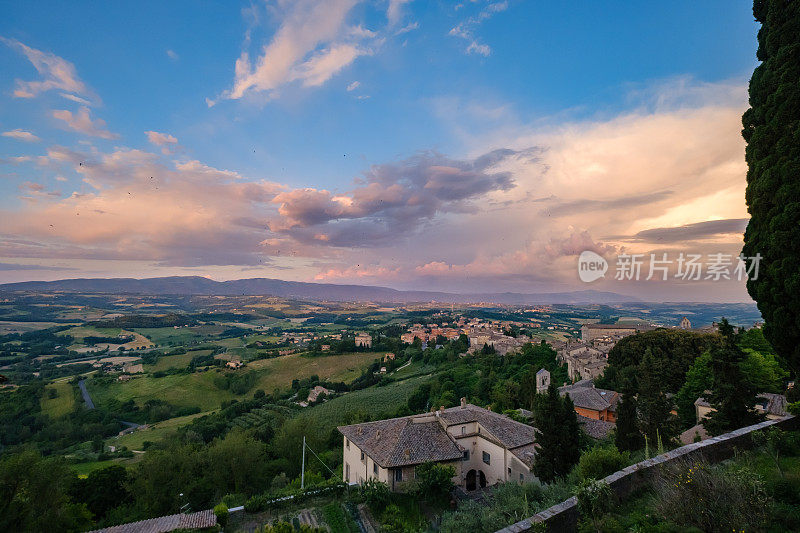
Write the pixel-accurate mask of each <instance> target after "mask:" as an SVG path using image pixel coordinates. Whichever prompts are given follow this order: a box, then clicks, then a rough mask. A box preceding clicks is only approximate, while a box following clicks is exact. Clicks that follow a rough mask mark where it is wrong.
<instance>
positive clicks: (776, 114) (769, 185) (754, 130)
mask: <svg viewBox="0 0 800 533" xmlns="http://www.w3.org/2000/svg"><path fill="white" fill-rule="evenodd" d="M753 14H754V15H755V18H756V20H757V21H758V22H760V23H761V29H760V30H759V32H758V52H757V53H756V57H757V58H758V59H759V61H761V64H760V65H759V66H758V67H756V69H755V71H754V72H753V77H752V78H751V79H750V109H748V110H747V111H746V112H745V113H744V116H743V117H742V124H743V126H744V128H743V130H742V136H743V137H744V139H745V141H746V142H747V149H746V151H745V159H746V160H747V165H748V171H747V193H746V200H747V208H748V211H749V212H750V216H751V218H750V222H749V223H748V225H747V231H746V232H745V237H744V242H745V244H744V250H743V253H744V255H745V256H746V257H755V256H756V254H760V255H761V257H762V259H761V264H760V268H759V272H758V278H757V279H748V282H747V290H748V292H749V293H750V296H752V297H753V299H754V300H755V301H756V302H757V303H758V309H759V310H760V311H761V316H763V317H764V321H765V323H764V336H765V337H766V338H767V340H769V342H770V343H771V344H772V346H773V347H774V348H775V350H776V351H777V352H778V354H779V355H780V356H782V357H783V358H784V359H785V360H787V361H788V362H789V364H790V366H791V367H792V369H793V370H794V372H795V374H798V373H800V179H798V176H800V2H792V1H788V0H755V2H754V4H753ZM748 263H749V266H752V263H751V262H750V261H748Z"/></svg>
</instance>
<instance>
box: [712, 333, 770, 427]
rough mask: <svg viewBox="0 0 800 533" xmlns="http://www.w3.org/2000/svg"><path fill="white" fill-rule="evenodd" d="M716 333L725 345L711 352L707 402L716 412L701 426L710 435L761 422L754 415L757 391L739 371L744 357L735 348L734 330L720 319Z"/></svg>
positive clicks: (756, 415)
mask: <svg viewBox="0 0 800 533" xmlns="http://www.w3.org/2000/svg"><path fill="white" fill-rule="evenodd" d="M719 329H720V334H722V337H723V339H724V342H723V344H722V346H719V347H717V348H715V349H713V350H712V351H711V373H712V382H711V394H710V395H709V398H708V399H709V403H710V404H711V406H712V407H714V408H715V409H716V411H714V412H712V413H711V414H710V415H709V417H708V418H707V419H706V420H705V421H704V422H703V425H704V426H705V428H706V429H707V430H708V432H709V433H711V434H712V435H720V434H722V433H725V432H726V431H730V430H733V429H737V428H740V427H744V426H749V425H750V424H755V423H756V422H758V421H759V420H760V416H759V415H758V414H756V413H754V412H753V408H754V406H755V404H756V392H757V391H756V390H755V388H754V387H753V385H752V383H750V382H749V381H748V380H747V379H746V378H745V376H744V374H743V373H742V370H741V368H740V365H741V363H742V361H744V359H745V354H744V352H743V351H742V350H741V348H739V347H738V346H737V345H736V342H735V338H734V334H733V327H732V326H731V325H730V324H728V321H727V320H725V319H723V320H722V323H721V324H720V327H719Z"/></svg>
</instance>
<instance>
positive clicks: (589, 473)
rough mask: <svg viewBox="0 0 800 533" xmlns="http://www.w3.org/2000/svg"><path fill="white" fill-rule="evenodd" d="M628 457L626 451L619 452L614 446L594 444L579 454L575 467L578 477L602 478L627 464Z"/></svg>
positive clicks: (628, 461) (582, 478)
mask: <svg viewBox="0 0 800 533" xmlns="http://www.w3.org/2000/svg"><path fill="white" fill-rule="evenodd" d="M630 459H631V457H630V454H629V453H628V452H622V453H620V451H619V450H617V448H616V447H615V446H596V447H594V448H592V449H591V450H588V451H586V452H584V453H583V454H581V459H580V461H578V466H577V467H576V469H577V474H578V478H580V479H581V480H584V479H603V478H604V477H606V476H607V475H609V474H613V473H614V472H616V471H617V470H622V469H623V468H625V467H626V466H628V464H629V463H630Z"/></svg>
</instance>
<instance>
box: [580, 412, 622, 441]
mask: <svg viewBox="0 0 800 533" xmlns="http://www.w3.org/2000/svg"><path fill="white" fill-rule="evenodd" d="M578 423H579V424H580V425H581V428H582V429H583V431H584V432H585V433H586V434H587V435H589V436H590V437H592V438H593V439H604V438H606V437H607V436H608V434H609V433H611V430H612V429H614V428H615V427H617V425H616V424H615V423H613V422H607V421H605V420H595V419H594V418H587V417H585V416H581V415H578Z"/></svg>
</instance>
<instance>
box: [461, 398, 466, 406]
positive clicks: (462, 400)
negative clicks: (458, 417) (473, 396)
mask: <svg viewBox="0 0 800 533" xmlns="http://www.w3.org/2000/svg"><path fill="white" fill-rule="evenodd" d="M466 406H467V399H466V398H461V408H462V409H463V408H465V407H466Z"/></svg>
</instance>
